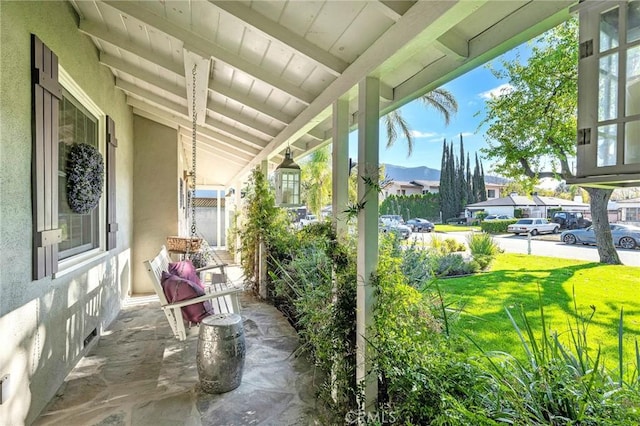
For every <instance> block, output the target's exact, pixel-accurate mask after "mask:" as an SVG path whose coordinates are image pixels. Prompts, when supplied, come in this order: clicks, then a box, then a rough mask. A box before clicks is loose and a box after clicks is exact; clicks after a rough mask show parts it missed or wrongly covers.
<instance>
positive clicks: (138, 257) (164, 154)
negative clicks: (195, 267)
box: [132, 116, 182, 294]
mask: <svg viewBox="0 0 640 426" xmlns="http://www.w3.org/2000/svg"><path fill="white" fill-rule="evenodd" d="M134 135H135V140H136V145H135V162H134V185H133V188H134V189H133V191H134V199H135V203H134V210H133V229H134V234H133V235H134V236H133V239H134V245H135V249H134V251H133V256H132V261H133V281H132V284H133V285H132V290H133V293H135V294H146V293H153V292H154V290H153V284H152V282H151V280H150V278H149V273H148V272H147V271H146V269H145V267H144V264H143V262H144V261H145V260H147V259H151V258H153V257H154V256H155V255H156V254H157V253H158V252H159V251H160V247H161V246H162V245H163V244H166V238H167V237H168V236H171V235H179V231H178V222H179V221H178V216H179V208H178V197H179V188H178V185H179V176H180V175H181V174H182V170H181V166H180V163H179V161H178V158H179V155H178V132H177V130H176V129H172V128H170V127H167V126H163V125H162V124H158V123H156V122H154V121H151V120H148V119H146V118H143V117H139V116H134Z"/></svg>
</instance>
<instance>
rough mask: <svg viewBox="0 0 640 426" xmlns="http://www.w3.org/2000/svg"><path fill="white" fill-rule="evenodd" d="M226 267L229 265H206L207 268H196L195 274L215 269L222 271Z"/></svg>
mask: <svg viewBox="0 0 640 426" xmlns="http://www.w3.org/2000/svg"><path fill="white" fill-rule="evenodd" d="M226 266H229V264H228V263H218V264H215V265H207V266H203V267H202V268H197V269H196V272H197V273H200V272H204V271H208V270H210V269H216V268H220V269H221V270H223V271H224V268H225V267H226Z"/></svg>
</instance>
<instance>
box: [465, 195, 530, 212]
mask: <svg viewBox="0 0 640 426" xmlns="http://www.w3.org/2000/svg"><path fill="white" fill-rule="evenodd" d="M515 209H522V212H523V215H524V216H526V217H543V216H542V214H541V210H540V208H539V207H538V206H537V205H536V203H535V202H534V201H533V200H532V199H530V198H527V197H524V196H522V195H517V194H515V193H512V194H510V195H508V196H506V197H500V198H493V199H490V200H487V201H481V202H479V203H473V204H467V210H469V211H470V212H471V213H472V215H473V216H474V217H475V214H476V213H478V212H481V211H484V212H486V213H488V214H495V215H503V214H504V215H508V216H515V215H514V211H515Z"/></svg>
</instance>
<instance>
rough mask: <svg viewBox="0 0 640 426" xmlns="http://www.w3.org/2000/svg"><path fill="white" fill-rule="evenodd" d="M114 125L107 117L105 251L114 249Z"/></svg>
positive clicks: (115, 145) (115, 142)
mask: <svg viewBox="0 0 640 426" xmlns="http://www.w3.org/2000/svg"><path fill="white" fill-rule="evenodd" d="M117 147H118V139H116V123H115V122H114V121H113V119H112V118H111V117H109V116H107V250H111V249H114V248H116V245H117V232H118V223H117V221H116V220H117V219H116V148H117Z"/></svg>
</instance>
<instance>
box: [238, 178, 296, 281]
mask: <svg viewBox="0 0 640 426" xmlns="http://www.w3.org/2000/svg"><path fill="white" fill-rule="evenodd" d="M288 225H289V220H288V218H287V214H286V212H285V211H284V210H283V209H280V208H278V207H277V206H276V205H275V196H274V194H273V191H272V189H271V188H270V186H269V183H268V181H267V179H266V178H265V176H264V174H263V173H262V172H261V171H260V170H259V169H258V168H256V169H254V170H253V172H252V173H251V177H250V179H249V183H248V186H247V191H246V201H245V204H244V209H243V217H242V228H241V229H240V230H239V231H238V233H239V235H240V253H241V265H242V269H243V272H244V275H245V277H246V279H247V280H249V281H253V282H254V290H256V285H255V283H256V281H257V280H256V278H257V269H258V253H259V249H260V244H261V243H263V244H264V245H265V249H266V251H267V253H270V255H271V256H272V257H274V258H278V257H279V256H280V255H281V254H282V253H286V252H287V250H288V248H289V247H290V246H291V245H292V244H294V242H295V238H294V236H293V234H292V233H291V232H289V230H288ZM268 291H270V289H268Z"/></svg>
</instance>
